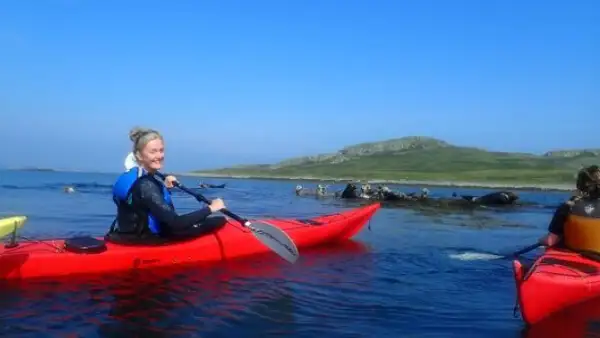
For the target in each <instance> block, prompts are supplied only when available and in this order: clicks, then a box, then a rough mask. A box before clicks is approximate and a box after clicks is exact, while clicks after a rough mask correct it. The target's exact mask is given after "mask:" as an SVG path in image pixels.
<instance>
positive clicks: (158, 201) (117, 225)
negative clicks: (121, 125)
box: [107, 128, 225, 241]
mask: <svg viewBox="0 0 600 338" xmlns="http://www.w3.org/2000/svg"><path fill="white" fill-rule="evenodd" d="M129 137H130V139H131V141H132V142H133V154H134V156H135V159H136V162H137V163H138V167H134V168H132V169H131V170H129V171H127V172H125V173H123V174H122V175H121V176H120V177H119V178H118V179H117V181H116V183H115V184H114V186H113V200H114V201H115V203H116V204H117V217H116V219H115V222H114V224H113V226H111V230H110V232H109V234H108V235H107V238H108V239H109V240H110V237H111V236H112V235H114V234H116V235H118V236H117V237H127V238H128V240H129V241H131V240H135V239H137V238H139V239H140V240H142V241H143V240H144V239H146V238H152V237H163V238H165V237H166V238H168V237H177V236H179V235H185V234H187V233H194V232H204V231H210V230H212V229H207V228H208V227H214V226H215V224H214V222H207V223H209V224H202V223H203V222H204V221H205V220H206V219H207V217H208V216H209V215H210V214H211V213H213V212H216V211H219V210H221V209H223V208H225V204H224V202H223V200H221V199H215V200H213V201H212V203H211V204H210V205H209V206H206V207H203V208H201V209H199V210H196V211H193V212H190V213H187V214H183V215H178V214H177V213H176V212H175V207H174V205H173V202H172V199H171V193H170V192H169V190H168V188H170V187H172V186H173V182H174V181H176V178H175V177H174V176H168V177H167V179H166V180H165V183H164V184H163V182H161V181H159V180H158V179H157V178H156V177H155V175H154V173H156V172H158V171H159V170H160V169H161V168H162V165H163V161H164V158H165V154H164V140H163V137H162V135H161V134H160V133H159V132H158V131H156V130H152V129H142V128H134V129H132V130H131V132H130V134H129ZM221 225H222V224H221Z"/></svg>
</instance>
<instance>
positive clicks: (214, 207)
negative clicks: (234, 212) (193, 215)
mask: <svg viewBox="0 0 600 338" xmlns="http://www.w3.org/2000/svg"><path fill="white" fill-rule="evenodd" d="M208 207H209V208H210V211H211V212H217V211H219V210H221V209H224V208H225V202H223V200H222V199H220V198H216V199H214V200H212V203H210V205H209V206H208Z"/></svg>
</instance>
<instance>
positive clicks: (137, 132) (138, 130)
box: [129, 127, 152, 143]
mask: <svg viewBox="0 0 600 338" xmlns="http://www.w3.org/2000/svg"><path fill="white" fill-rule="evenodd" d="M151 131H152V129H148V128H142V127H133V128H131V130H130V131H129V139H130V140H131V142H133V143H136V142H137V140H138V139H139V138H140V137H142V135H144V134H147V133H148V132H151Z"/></svg>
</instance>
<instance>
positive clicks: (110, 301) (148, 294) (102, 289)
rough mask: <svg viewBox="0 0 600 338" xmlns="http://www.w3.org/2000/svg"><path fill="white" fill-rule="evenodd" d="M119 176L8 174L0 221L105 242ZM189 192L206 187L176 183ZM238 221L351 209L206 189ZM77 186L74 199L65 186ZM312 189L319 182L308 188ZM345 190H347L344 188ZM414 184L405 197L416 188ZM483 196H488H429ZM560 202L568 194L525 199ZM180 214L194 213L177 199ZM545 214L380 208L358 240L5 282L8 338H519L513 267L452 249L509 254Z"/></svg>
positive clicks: (0, 317) (527, 240)
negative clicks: (289, 255) (21, 219)
mask: <svg viewBox="0 0 600 338" xmlns="http://www.w3.org/2000/svg"><path fill="white" fill-rule="evenodd" d="M115 178H116V175H111V174H84V173H51V172H6V171H0V216H8V215H16V214H25V215H27V216H28V217H29V221H28V223H27V225H26V227H25V229H24V231H23V232H22V234H23V235H24V236H30V237H34V238H49V237H65V236H71V235H75V234H90V235H103V234H104V233H105V231H106V230H107V229H108V227H109V225H110V223H111V222H112V219H113V217H114V211H115V207H114V204H113V202H112V200H111V196H110V190H111V184H112V182H113V181H114V179H115ZM180 180H181V181H182V182H183V183H184V184H186V185H188V186H194V185H196V184H197V183H198V179H195V178H187V177H185V178H184V177H181V178H180ZM206 181H209V182H211V183H227V188H226V189H212V190H205V191H206V195H207V196H209V197H212V198H214V197H222V198H224V199H225V201H226V203H227V206H228V208H229V209H231V210H232V211H234V212H236V213H238V214H241V215H244V216H250V217H259V216H260V217H262V216H277V217H299V216H302V217H308V216H313V215H316V214H321V213H329V212H334V211H339V210H343V209H347V208H352V207H354V206H356V204H352V203H349V202H344V201H335V200H317V199H314V198H307V197H297V196H295V195H294V193H293V190H294V186H295V185H296V183H297V182H291V181H290V182H285V181H259V180H228V179H207V180H206ZM66 185H72V186H75V188H76V190H77V192H76V193H73V194H66V193H64V192H63V190H62V188H63V187H64V186H66ZM308 185H310V184H308ZM339 188H340V189H341V186H339ZM417 189H419V187H403V188H402V190H403V191H416V190H417ZM430 190H431V191H432V193H433V194H434V195H438V196H450V195H451V194H452V192H453V191H457V192H458V193H461V192H462V193H464V194H473V195H478V194H483V193H486V192H488V190H475V189H444V188H432V189H430ZM519 194H520V196H521V198H522V199H523V200H526V201H534V202H538V203H542V204H547V205H556V204H558V203H559V202H561V200H564V199H565V198H567V197H568V196H567V195H566V194H563V193H540V192H519ZM175 204H176V206H177V208H178V210H179V211H180V212H184V211H190V210H192V209H194V208H197V207H198V204H197V202H195V200H193V199H192V198H190V197H188V196H186V195H183V194H181V193H178V194H176V196H175ZM551 213H552V210H551V209H550V208H527V209H522V210H519V211H503V212H499V211H477V212H456V213H448V212H443V211H433V212H432V211H424V210H408V209H400V208H391V207H385V208H382V209H380V210H379V211H378V212H377V214H376V215H375V216H374V217H373V219H372V221H371V230H368V229H367V228H365V229H364V230H363V231H362V232H361V233H360V234H359V235H357V236H356V237H355V242H351V243H349V244H348V245H345V246H342V247H337V248H331V249H327V250H325V249H314V250H301V255H302V256H301V258H300V260H299V261H298V263H297V264H295V265H289V264H287V263H285V262H283V261H281V260H279V259H278V258H276V257H273V256H272V255H266V256H264V257H263V256H261V257H255V258H253V259H246V260H243V261H239V262H236V263H228V264H227V265H225V264H222V265H212V266H206V267H198V268H185V269H181V268H179V269H173V270H153V271H147V272H141V273H137V274H136V275H133V274H122V275H115V276H98V277H93V278H92V277H87V278H85V279H83V278H77V279H69V280H57V281H53V282H48V281H45V282H28V283H21V284H18V285H7V286H2V291H0V304H1V306H0V336H2V337H9V336H18V337H39V336H61V337H77V336H85V337H121V336H122V337H136V336H144V335H145V336H148V337H200V336H202V337H266V336H275V335H284V336H286V337H320V336H324V335H327V337H329V338H331V337H484V336H485V337H518V336H520V335H521V333H520V331H521V328H522V322H521V320H520V318H514V317H513V306H514V302H515V296H514V285H513V280H512V276H511V268H510V262H509V261H507V260H494V261H479V260H474V261H465V260H459V259H456V258H453V257H455V256H454V255H456V254H457V253H462V252H468V251H485V252H497V253H505V252H510V251H513V250H515V249H518V248H520V247H522V246H526V245H528V244H531V243H532V242H534V241H535V240H536V239H537V238H538V237H539V236H541V235H542V234H543V233H544V231H545V228H546V225H547V223H548V221H549V220H550V217H551Z"/></svg>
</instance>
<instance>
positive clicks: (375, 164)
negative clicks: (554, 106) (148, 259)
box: [197, 146, 600, 183]
mask: <svg viewBox="0 0 600 338" xmlns="http://www.w3.org/2000/svg"><path fill="white" fill-rule="evenodd" d="M599 162H600V157H599V156H597V155H594V154H591V153H583V154H581V155H577V156H567V157H565V156H538V155H533V154H521V153H500V152H488V151H485V150H481V149H475V148H466V147H455V146H450V147H437V148H435V147H434V148H431V149H408V150H401V151H391V152H389V151H388V152H380V153H375V154H372V155H368V156H354V157H351V158H350V159H348V160H346V161H344V162H342V163H331V161H306V162H304V163H300V164H294V165H284V166H277V165H273V166H269V165H258V166H246V167H235V168H223V169H217V170H199V171H197V172H201V173H208V174H220V175H231V176H237V175H239V176H254V177H312V178H354V179H382V180H386V179H387V180H427V181H462V182H497V183H502V182H507V183H508V182H510V183H572V182H573V179H574V175H575V172H576V171H577V170H578V169H579V168H580V167H581V165H585V164H593V163H599Z"/></svg>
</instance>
